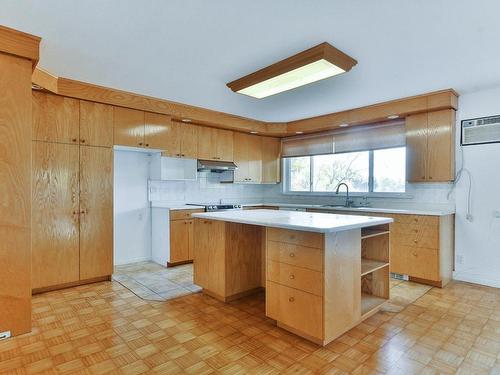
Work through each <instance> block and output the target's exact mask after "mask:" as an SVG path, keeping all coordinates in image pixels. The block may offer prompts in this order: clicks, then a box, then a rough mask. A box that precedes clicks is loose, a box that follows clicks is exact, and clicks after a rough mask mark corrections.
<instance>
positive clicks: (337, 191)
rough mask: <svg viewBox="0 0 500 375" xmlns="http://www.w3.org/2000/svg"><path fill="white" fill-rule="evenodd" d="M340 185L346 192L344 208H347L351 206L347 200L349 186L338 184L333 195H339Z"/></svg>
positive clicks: (342, 183)
mask: <svg viewBox="0 0 500 375" xmlns="http://www.w3.org/2000/svg"><path fill="white" fill-rule="evenodd" d="M342 185H344V186H345V188H346V192H347V195H346V198H345V204H344V207H349V206H350V205H351V201H350V200H349V186H348V185H347V184H346V183H345V182H341V183H340V184H338V185H337V190H335V194H338V193H339V190H340V187H341V186H342Z"/></svg>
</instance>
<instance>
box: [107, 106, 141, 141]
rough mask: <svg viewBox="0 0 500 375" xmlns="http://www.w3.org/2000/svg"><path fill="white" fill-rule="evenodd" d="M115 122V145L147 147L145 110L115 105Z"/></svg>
mask: <svg viewBox="0 0 500 375" xmlns="http://www.w3.org/2000/svg"><path fill="white" fill-rule="evenodd" d="M113 124H114V125H113V129H114V144H115V145H120V146H131V147H145V143H144V112H143V111H137V110H135V109H129V108H123V107H114V118H113Z"/></svg>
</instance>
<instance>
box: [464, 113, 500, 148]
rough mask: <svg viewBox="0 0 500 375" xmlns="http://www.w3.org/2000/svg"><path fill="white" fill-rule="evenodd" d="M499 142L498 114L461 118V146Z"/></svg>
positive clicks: (499, 119) (499, 117) (499, 121)
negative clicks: (468, 118)
mask: <svg viewBox="0 0 500 375" xmlns="http://www.w3.org/2000/svg"><path fill="white" fill-rule="evenodd" d="M484 143H500V115H497V116H489V117H480V118H474V119H470V120H462V134H461V137H460V144H461V145H462V146H471V145H480V144H484Z"/></svg>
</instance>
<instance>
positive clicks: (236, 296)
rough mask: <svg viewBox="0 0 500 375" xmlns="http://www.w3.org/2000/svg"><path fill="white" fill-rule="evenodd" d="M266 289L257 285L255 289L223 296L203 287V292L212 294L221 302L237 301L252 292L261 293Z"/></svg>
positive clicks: (208, 294)
mask: <svg viewBox="0 0 500 375" xmlns="http://www.w3.org/2000/svg"><path fill="white" fill-rule="evenodd" d="M263 290H264V288H262V287H261V286H259V287H257V288H253V289H250V290H245V291H244V292H241V293H236V294H233V295H231V296H225V297H224V296H221V295H219V294H217V293H214V292H212V291H210V290H207V289H203V290H202V292H203V294H206V295H207V296H210V297H212V298H215V299H216V300H218V301H221V302H231V301H235V300H237V299H240V298H243V297H246V296H250V295H252V294H256V293H260V292H262V291H263Z"/></svg>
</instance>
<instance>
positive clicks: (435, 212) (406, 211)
mask: <svg viewBox="0 0 500 375" xmlns="http://www.w3.org/2000/svg"><path fill="white" fill-rule="evenodd" d="M242 206H243V207H259V206H267V207H283V208H298V209H301V208H303V209H308V208H313V209H317V210H325V211H332V212H334V211H352V212H374V213H376V212H380V213H386V214H402V215H429V216H447V215H453V214H454V213H455V211H454V210H452V209H427V208H422V209H415V208H382V207H328V206H325V205H322V204H294V203H242Z"/></svg>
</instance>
